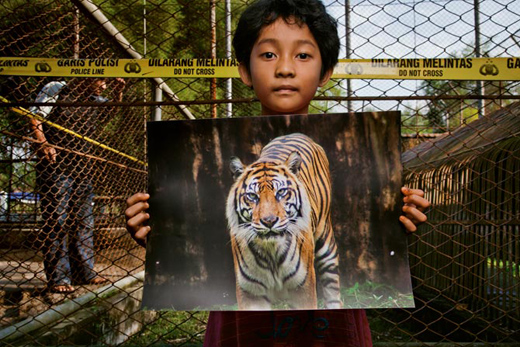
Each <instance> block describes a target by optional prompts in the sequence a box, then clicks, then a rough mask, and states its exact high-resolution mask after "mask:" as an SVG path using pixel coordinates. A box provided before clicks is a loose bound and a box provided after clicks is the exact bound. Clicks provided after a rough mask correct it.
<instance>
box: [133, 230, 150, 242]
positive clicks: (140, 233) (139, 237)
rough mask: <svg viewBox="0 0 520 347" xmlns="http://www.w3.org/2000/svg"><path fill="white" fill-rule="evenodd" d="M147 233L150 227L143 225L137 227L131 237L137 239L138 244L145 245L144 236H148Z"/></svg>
mask: <svg viewBox="0 0 520 347" xmlns="http://www.w3.org/2000/svg"><path fill="white" fill-rule="evenodd" d="M148 233H150V227H149V226H144V227H141V228H139V230H137V232H136V233H135V234H133V235H132V237H133V239H134V240H135V241H137V243H138V244H140V245H141V246H143V247H144V246H146V237H147V236H148Z"/></svg>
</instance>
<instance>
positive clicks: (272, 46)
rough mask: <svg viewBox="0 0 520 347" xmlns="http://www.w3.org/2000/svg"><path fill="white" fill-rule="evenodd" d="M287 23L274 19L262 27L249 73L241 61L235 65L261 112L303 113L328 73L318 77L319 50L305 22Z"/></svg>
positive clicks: (327, 78) (319, 70)
mask: <svg viewBox="0 0 520 347" xmlns="http://www.w3.org/2000/svg"><path fill="white" fill-rule="evenodd" d="M289 23H290V24H287V23H286V22H285V21H284V20H283V19H282V18H278V19H277V20H276V21H275V22H273V23H272V24H271V25H269V26H267V27H265V28H263V29H262V31H261V32H260V36H259V37H258V40H257V41H256V42H255V44H254V46H253V50H252V51H251V62H250V66H249V67H250V73H249V72H248V71H247V68H246V67H245V66H244V65H243V64H241V65H240V67H239V71H240V76H241V78H242V81H243V82H244V83H245V84H246V85H248V86H252V87H253V89H254V91H255V94H256V96H257V97H258V99H259V100H260V103H261V104H262V114H263V115H279V114H307V113H308V111H309V103H310V102H311V100H312V98H313V97H314V94H315V93H316V90H317V89H318V87H320V86H323V85H324V84H325V83H327V82H328V80H329V78H330V75H331V73H332V71H327V72H326V73H325V76H323V78H321V76H320V73H321V65H322V61H321V55H320V50H319V47H318V43H317V42H316V40H315V39H314V36H313V35H312V33H311V32H310V30H309V28H308V27H307V25H303V26H298V25H297V24H293V23H292V22H291V21H290V22H289Z"/></svg>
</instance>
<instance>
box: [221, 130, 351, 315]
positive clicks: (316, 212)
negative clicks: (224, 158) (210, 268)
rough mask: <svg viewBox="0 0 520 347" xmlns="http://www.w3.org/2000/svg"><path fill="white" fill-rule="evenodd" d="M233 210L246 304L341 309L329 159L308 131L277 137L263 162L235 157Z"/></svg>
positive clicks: (239, 286) (229, 211) (242, 305)
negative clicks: (320, 301) (246, 163)
mask: <svg viewBox="0 0 520 347" xmlns="http://www.w3.org/2000/svg"><path fill="white" fill-rule="evenodd" d="M230 168H231V172H232V174H233V177H234V179H235V182H234V184H233V186H232V187H231V190H230V192H229V195H228V199H227V206H226V217H227V221H228V226H229V230H230V236H231V247H232V251H233V260H234V267H235V278H236V294H237V300H238V308H239V309H240V310H269V309H272V305H273V304H274V303H276V302H278V301H285V302H287V303H288V304H289V306H290V307H291V308H292V309H313V308H317V307H318V303H317V294H316V293H317V288H316V274H315V271H316V272H317V277H318V279H319V282H320V285H321V287H322V289H323V296H324V302H325V307H326V308H341V307H342V302H341V298H340V281H339V271H338V270H339V269H338V266H339V263H338V253H337V245H336V241H335V239H334V233H333V230H332V224H331V217H330V201H331V181H330V172H329V161H328V159H327V156H326V154H325V151H324V150H323V148H322V147H321V146H320V145H318V144H316V143H315V142H314V141H313V140H312V139H311V138H309V137H308V136H306V135H303V134H298V133H295V134H290V135H285V136H280V137H277V138H275V139H274V140H272V141H271V142H269V143H268V144H267V145H266V146H265V147H264V148H263V149H262V151H261V153H260V157H259V158H258V160H257V161H255V162H254V163H253V164H251V165H249V166H244V164H242V162H241V161H240V159H238V158H236V157H233V158H232V159H231V163H230Z"/></svg>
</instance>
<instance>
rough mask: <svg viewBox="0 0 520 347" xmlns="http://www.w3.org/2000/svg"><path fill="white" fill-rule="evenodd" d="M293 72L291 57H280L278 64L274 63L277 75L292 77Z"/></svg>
mask: <svg viewBox="0 0 520 347" xmlns="http://www.w3.org/2000/svg"><path fill="white" fill-rule="evenodd" d="M295 73H296V71H295V68H294V61H293V60H292V59H291V58H289V57H281V58H280V59H278V64H277V65H276V76H277V77H293V76H294V75H295Z"/></svg>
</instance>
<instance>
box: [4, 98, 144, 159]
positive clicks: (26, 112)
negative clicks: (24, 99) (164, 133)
mask: <svg viewBox="0 0 520 347" xmlns="http://www.w3.org/2000/svg"><path fill="white" fill-rule="evenodd" d="M0 102H3V103H8V102H9V100H7V99H6V98H4V97H2V96H0ZM11 110H12V111H14V112H16V113H18V114H21V115H24V116H27V117H29V118H32V119H36V120H39V121H40V122H42V123H45V124H46V125H49V126H52V127H55V128H56V129H59V130H61V131H64V132H66V133H68V134H71V135H73V136H75V137H78V138H80V139H82V140H85V141H87V142H90V143H92V144H94V145H96V146H99V147H101V148H103V149H106V150H109V151H111V152H114V153H116V154H118V155H120V156H122V157H125V158H127V159H130V160H132V161H135V162H137V163H139V164H142V165H145V166H147V164H146V163H145V162H144V161H142V160H139V159H137V158H136V157H132V156H131V155H128V154H126V153H123V152H121V151H118V150H117V149H114V148H111V147H108V146H107V145H104V144H102V143H101V142H98V141H96V140H93V139H91V138H89V137H87V136H84V135H81V134H78V133H76V132H74V131H72V130H70V129H67V128H64V127H62V126H61V125H59V124H56V123H53V122H49V121H48V120H46V119H45V118H44V117H42V116H40V115H38V114H36V113H33V112H31V111H29V110H27V109H25V108H23V107H11Z"/></svg>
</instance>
